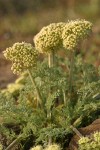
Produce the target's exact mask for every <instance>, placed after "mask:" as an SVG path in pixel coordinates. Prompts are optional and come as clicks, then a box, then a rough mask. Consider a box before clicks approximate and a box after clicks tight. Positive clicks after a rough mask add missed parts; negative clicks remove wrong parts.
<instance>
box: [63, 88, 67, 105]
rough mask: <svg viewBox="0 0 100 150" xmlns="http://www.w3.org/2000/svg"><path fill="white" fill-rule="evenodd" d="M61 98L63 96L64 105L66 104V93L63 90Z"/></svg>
mask: <svg viewBox="0 0 100 150" xmlns="http://www.w3.org/2000/svg"><path fill="white" fill-rule="evenodd" d="M63 98H64V105H65V106H66V104H67V103H66V93H65V91H64V90H63Z"/></svg>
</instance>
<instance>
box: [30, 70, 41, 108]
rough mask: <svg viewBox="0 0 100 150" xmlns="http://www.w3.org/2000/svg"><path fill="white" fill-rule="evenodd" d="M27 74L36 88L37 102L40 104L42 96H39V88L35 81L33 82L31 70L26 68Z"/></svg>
mask: <svg viewBox="0 0 100 150" xmlns="http://www.w3.org/2000/svg"><path fill="white" fill-rule="evenodd" d="M28 74H29V77H30V79H31V82H32V84H33V86H34V87H35V89H36V93H37V96H38V102H39V103H40V105H42V103H43V101H42V97H41V94H40V91H39V89H38V87H37V85H36V82H35V80H34V78H33V77H32V73H31V71H30V70H29V69H28Z"/></svg>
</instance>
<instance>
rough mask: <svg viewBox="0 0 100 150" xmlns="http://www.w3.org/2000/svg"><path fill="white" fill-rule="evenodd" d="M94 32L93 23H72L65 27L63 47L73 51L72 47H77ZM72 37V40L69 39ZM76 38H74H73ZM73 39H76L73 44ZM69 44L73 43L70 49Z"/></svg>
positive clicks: (83, 21)
mask: <svg viewBox="0 0 100 150" xmlns="http://www.w3.org/2000/svg"><path fill="white" fill-rule="evenodd" d="M91 31H92V23H90V22H89V21H85V20H76V21H70V22H68V23H67V24H66V26H64V28H63V32H62V40H63V46H64V47H65V48H67V49H69V50H72V47H73V48H75V47H77V45H78V43H79V42H80V40H82V39H84V38H86V37H87V36H88V35H89V34H90V33H91ZM70 36H72V38H69V37H70ZM73 37H74V38H73ZM73 39H75V41H74V43H73ZM67 43H71V45H72V43H73V45H72V46H71V49H70V47H69V48H68V47H67V45H68V44H67Z"/></svg>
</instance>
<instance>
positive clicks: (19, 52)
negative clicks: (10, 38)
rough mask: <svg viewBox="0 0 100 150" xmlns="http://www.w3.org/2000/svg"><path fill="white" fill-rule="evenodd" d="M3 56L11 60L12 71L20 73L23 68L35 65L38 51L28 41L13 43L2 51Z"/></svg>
mask: <svg viewBox="0 0 100 150" xmlns="http://www.w3.org/2000/svg"><path fill="white" fill-rule="evenodd" d="M4 56H5V57H6V59H8V60H11V61H12V67H11V70H12V71H13V73H14V74H20V73H22V72H23V71H24V70H26V69H28V68H30V67H35V66H36V62H37V57H38V51H37V50H36V49H35V48H34V47H33V46H32V45H31V44H30V43H25V42H22V43H15V44H14V45H13V46H12V47H9V48H7V49H6V50H5V51H4Z"/></svg>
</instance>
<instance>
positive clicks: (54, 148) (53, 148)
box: [45, 144, 61, 150]
mask: <svg viewBox="0 0 100 150" xmlns="http://www.w3.org/2000/svg"><path fill="white" fill-rule="evenodd" d="M45 150H61V148H60V146H59V145H57V144H52V145H49V146H48V147H47V148H46V149H45Z"/></svg>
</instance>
